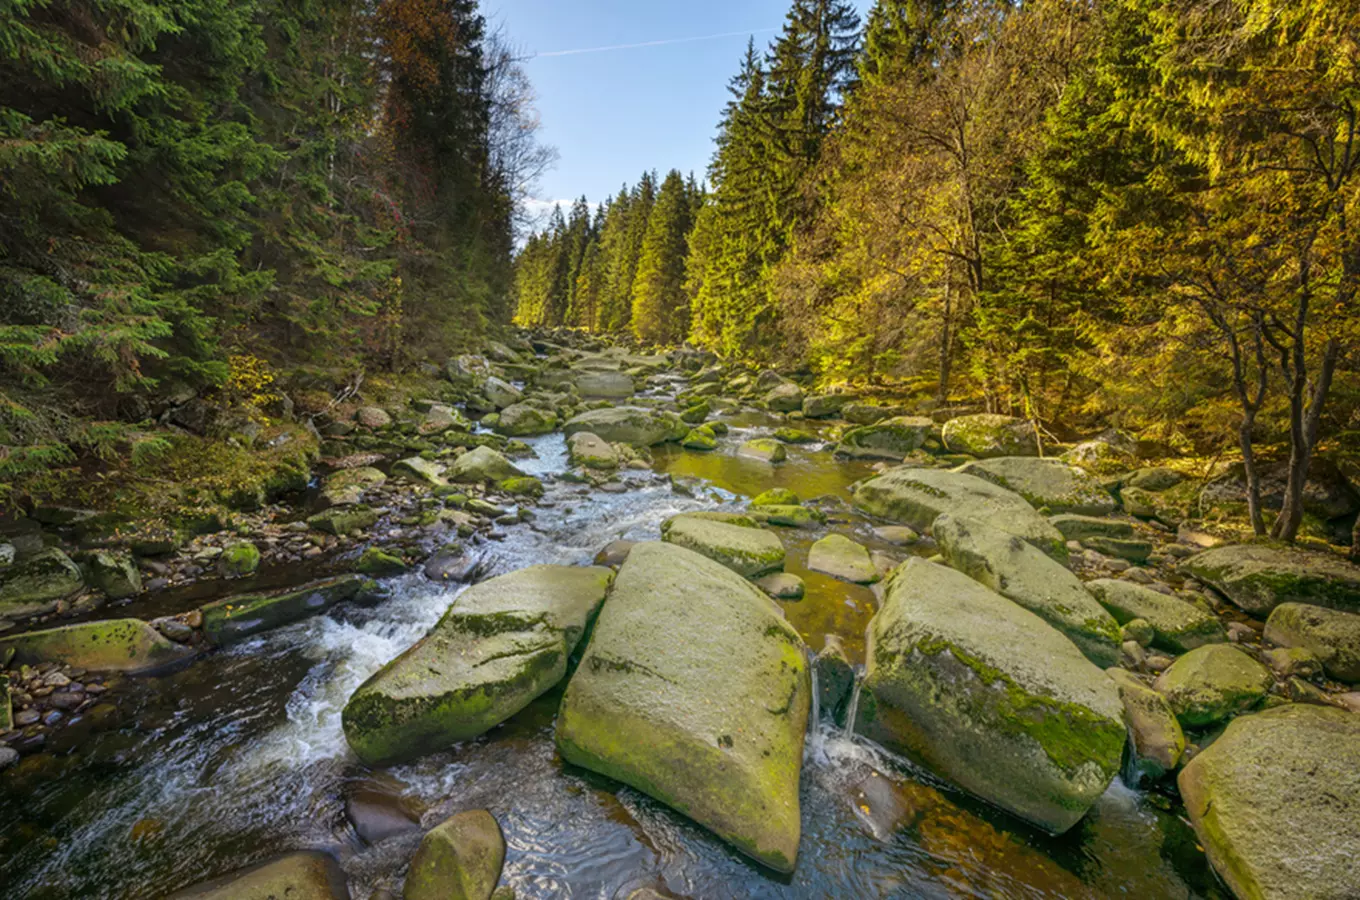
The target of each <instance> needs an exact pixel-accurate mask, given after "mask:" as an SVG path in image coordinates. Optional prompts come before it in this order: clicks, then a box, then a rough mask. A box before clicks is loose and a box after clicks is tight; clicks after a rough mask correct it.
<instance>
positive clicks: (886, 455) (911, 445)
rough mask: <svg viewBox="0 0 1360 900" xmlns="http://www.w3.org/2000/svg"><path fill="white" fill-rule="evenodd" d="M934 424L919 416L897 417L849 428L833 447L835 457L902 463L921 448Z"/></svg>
mask: <svg viewBox="0 0 1360 900" xmlns="http://www.w3.org/2000/svg"><path fill="white" fill-rule="evenodd" d="M934 428H935V423H934V422H932V421H931V420H930V419H927V418H924V417H921V416H899V417H897V418H893V419H887V420H885V421H882V422H878V423H876V424H873V425H861V426H860V427H858V428H852V429H850V430H849V431H847V432H846V433H845V434H843V435H842V436H841V440H840V443H839V444H837V445H836V455H837V456H849V457H852V458H854V459H890V460H902V459H906V458H907V456H909V455H911V454H912V453H914V452H916V451H917V450H920V449H921V446H922V445H923V444H925V442H926V440H927V439H928V438H929V437H930V435H931V432H932V431H933V430H934Z"/></svg>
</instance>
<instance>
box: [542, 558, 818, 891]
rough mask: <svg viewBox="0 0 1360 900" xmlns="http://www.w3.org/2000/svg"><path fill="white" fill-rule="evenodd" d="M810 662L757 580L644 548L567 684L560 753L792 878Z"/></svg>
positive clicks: (627, 568) (623, 573) (623, 574)
mask: <svg viewBox="0 0 1360 900" xmlns="http://www.w3.org/2000/svg"><path fill="white" fill-rule="evenodd" d="M806 652H807V651H806V648H805V647H804V646H803V642H802V640H801V639H800V638H799V636H798V632H797V631H795V630H794V629H793V627H792V626H790V625H789V624H788V623H787V622H785V621H784V619H783V617H782V616H781V615H780V612H779V608H778V606H776V604H775V603H774V601H772V600H770V599H769V598H768V597H766V596H765V595H764V594H763V593H761V592H760V591H759V590H758V589H757V588H756V587H755V586H753V585H751V584H750V583H749V582H747V581H745V580H744V579H742V578H741V577H739V576H737V575H736V574H734V573H732V572H730V571H728V570H727V569H726V568H724V567H723V566H721V565H719V564H717V563H715V562H713V561H711V560H708V559H705V558H704V557H702V556H700V555H698V554H696V553H693V552H691V551H689V550H686V549H685V548H683V547H678V546H675V545H671V544H657V543H646V544H639V545H638V546H636V547H634V548H633V550H632V552H631V553H630V554H629V556H628V560H627V561H626V562H625V563H624V564H623V568H622V569H621V570H620V571H619V577H618V581H617V582H616V583H615V586H614V591H613V593H612V594H611V596H610V598H609V602H608V603H607V604H605V608H604V610H603V611H602V612H601V613H600V618H599V621H598V622H597V623H596V625H595V631H594V636H593V637H592V638H591V640H590V646H589V647H588V648H587V650H586V654H585V656H584V658H583V659H582V660H581V665H580V667H579V668H578V669H577V671H576V674H575V675H574V676H573V677H572V679H571V682H570V683H569V684H568V686H567V692H566V696H565V697H564V698H563V700H562V711H561V714H560V716H559V717H558V721H557V747H558V750H559V751H560V752H561V754H562V757H563V758H564V759H566V760H567V761H568V762H571V763H574V764H576V765H579V766H583V767H585V768H588V769H592V770H594V771H596V772H600V773H603V774H605V775H608V776H609V777H611V778H615V779H617V780H619V781H622V782H623V783H625V784H628V785H631V786H633V787H635V788H637V789H638V790H640V791H642V792H644V793H646V794H649V795H651V796H652V797H654V798H656V799H657V800H659V801H661V802H662V803H665V804H666V805H668V806H670V807H672V808H673V809H676V810H678V811H680V812H682V813H684V814H685V815H687V816H689V817H690V818H691V819H693V820H695V821H696V822H698V823H699V824H701V825H703V826H705V827H706V828H708V829H710V830H711V831H713V832H714V833H715V834H717V835H718V836H719V837H720V838H722V839H723V840H726V841H727V842H728V843H730V844H732V845H733V846H735V847H736V848H737V849H739V850H741V851H742V852H744V853H746V854H748V855H750V856H751V857H753V858H755V859H756V860H759V861H760V862H761V863H764V864H765V865H767V866H769V867H771V868H773V869H776V870H778V871H781V872H791V871H792V870H793V867H794V861H795V859H796V858H797V854H798V839H799V833H800V827H801V826H800V817H799V806H798V782H799V776H800V772H801V768H802V762H803V738H804V734H805V732H806V730H807V720H808V712H809V708H810V705H811V696H812V689H811V683H810V677H809V674H808V663H807V656H806Z"/></svg>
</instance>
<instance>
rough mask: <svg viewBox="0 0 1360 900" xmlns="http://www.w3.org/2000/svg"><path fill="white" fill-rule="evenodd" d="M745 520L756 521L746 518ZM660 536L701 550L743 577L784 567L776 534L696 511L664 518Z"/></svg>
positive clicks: (696, 550)
mask: <svg viewBox="0 0 1360 900" xmlns="http://www.w3.org/2000/svg"><path fill="white" fill-rule="evenodd" d="M746 522H747V523H749V525H750V526H754V524H755V523H754V522H751V521H750V520H749V519H747V520H746ZM661 539H662V540H664V541H666V542H667V543H671V544H676V545H677V546H680V547H685V548H687V549H689V550H693V551H695V552H696V553H701V554H703V555H704V556H707V557H708V558H709V559H712V560H716V561H717V562H719V563H721V564H722V565H724V566H726V567H727V568H729V569H731V570H732V571H733V572H736V573H737V574H738V575H741V576H743V577H746V578H759V577H760V576H761V575H768V574H769V573H771V572H778V571H779V570H780V569H782V568H784V544H783V542H782V541H780V540H779V536H778V535H776V534H774V533H773V532H770V531H765V530H764V529H762V528H757V527H748V526H747V525H738V524H732V523H731V522H729V521H720V520H717V519H712V518H709V517H707V516H704V515H703V514H699V513H690V514H683V515H679V516H675V517H674V518H671V519H667V520H666V521H665V522H664V523H662V525H661Z"/></svg>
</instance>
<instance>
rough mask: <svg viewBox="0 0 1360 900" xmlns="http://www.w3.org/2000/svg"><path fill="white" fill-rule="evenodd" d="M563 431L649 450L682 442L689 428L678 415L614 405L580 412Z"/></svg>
mask: <svg viewBox="0 0 1360 900" xmlns="http://www.w3.org/2000/svg"><path fill="white" fill-rule="evenodd" d="M562 430H563V431H565V432H566V434H567V436H568V437H570V436H571V435H573V434H577V433H579V432H582V431H587V432H590V433H591V434H594V435H598V436H599V437H601V438H603V439H604V440H606V441H609V442H610V443H613V444H636V445H639V446H643V447H650V446H653V445H655V444H663V443H665V442H666V441H678V440H681V439H682V438H684V436H685V435H686V434H688V433H689V430H690V429H689V426H688V425H687V424H685V423H684V422H682V421H680V417H679V416H675V415H670V414H667V413H661V412H657V411H656V410H651V409H643V408H641V407H637V406H614V407H610V408H608V409H592V410H588V411H586V412H583V413H581V414H580V415H579V416H576V417H574V418H572V419H570V420H568V421H567V424H566V425H564V426H563V427H562Z"/></svg>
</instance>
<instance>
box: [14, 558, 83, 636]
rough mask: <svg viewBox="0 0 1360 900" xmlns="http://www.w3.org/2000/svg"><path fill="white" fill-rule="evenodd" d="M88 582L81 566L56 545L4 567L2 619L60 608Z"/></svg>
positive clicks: (30, 615)
mask: <svg viewBox="0 0 1360 900" xmlns="http://www.w3.org/2000/svg"><path fill="white" fill-rule="evenodd" d="M84 586H85V580H84V578H83V577H82V576H81V574H80V567H79V566H77V565H76V564H75V563H74V562H72V561H71V558H70V557H69V556H67V555H66V554H65V553H63V552H61V551H60V550H58V549H57V548H55V547H49V548H46V549H44V550H39V551H38V552H37V553H34V554H32V555H31V556H27V557H22V558H20V559H19V561H18V562H15V563H14V564H13V565H10V566H7V567H5V568H3V569H0V619H27V618H30V617H32V616H39V615H45V614H47V613H50V612H52V611H53V610H55V609H56V608H57V601H58V600H61V599H64V598H66V597H69V596H71V595H72V594H74V593H75V592H76V591H78V590H80V589H81V588H82V587H84Z"/></svg>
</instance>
